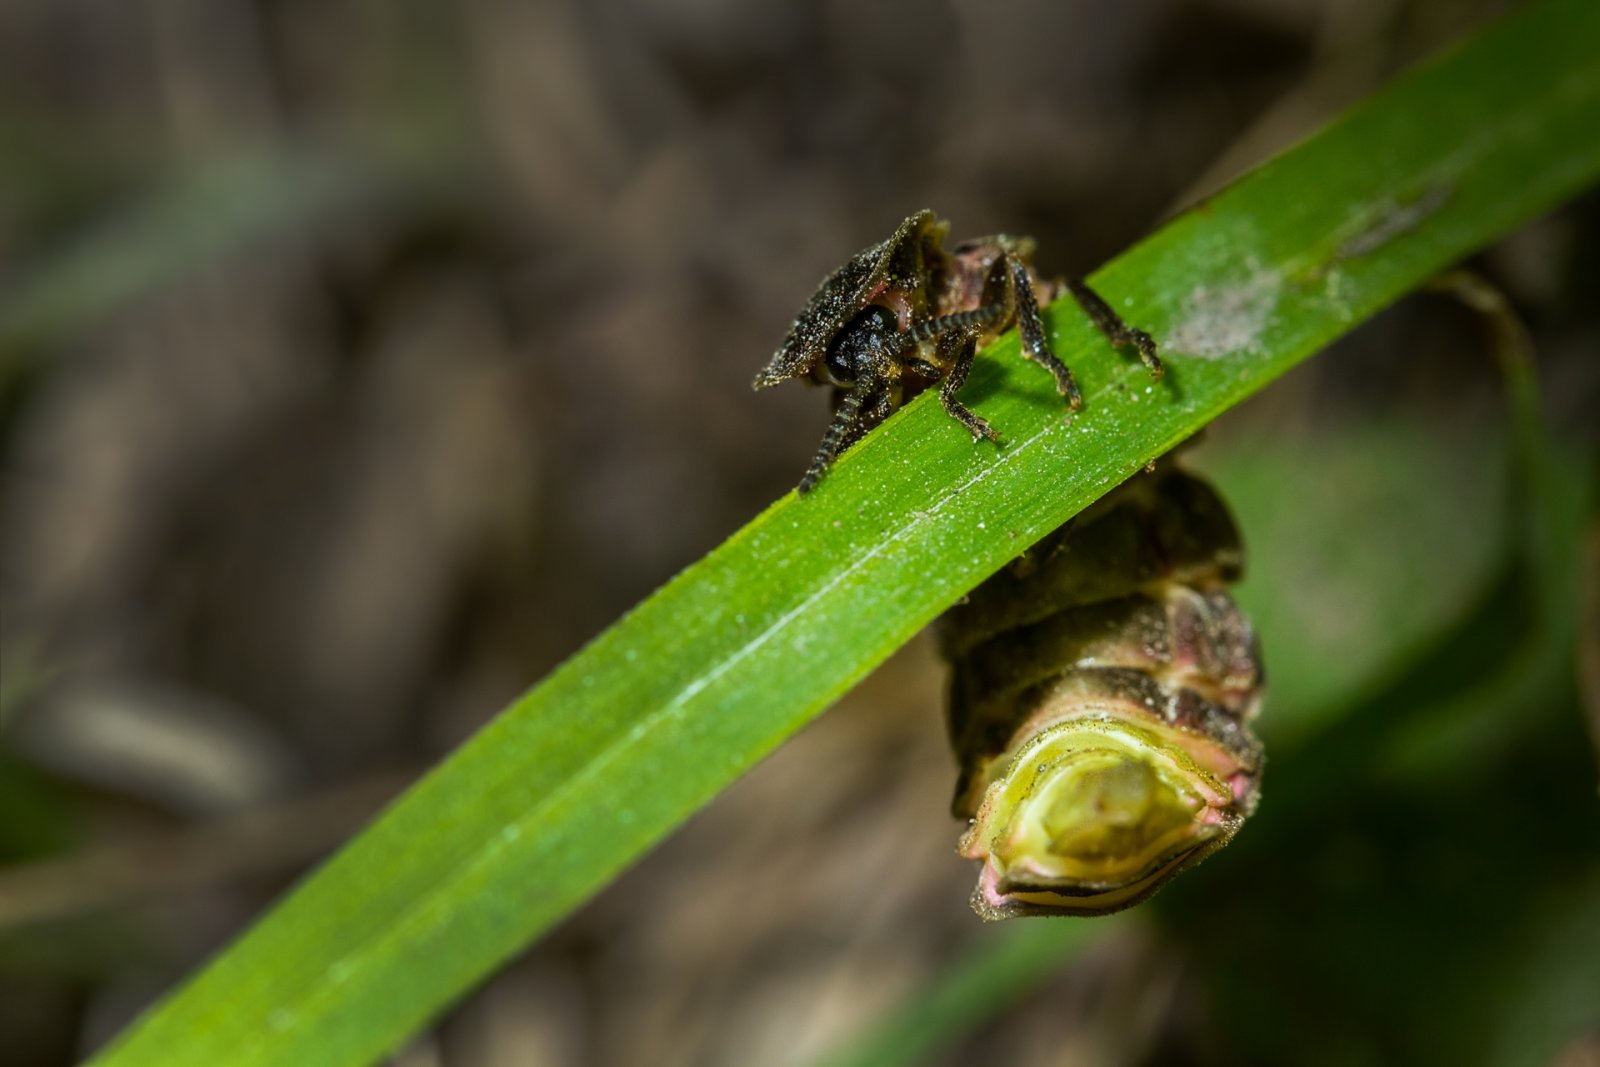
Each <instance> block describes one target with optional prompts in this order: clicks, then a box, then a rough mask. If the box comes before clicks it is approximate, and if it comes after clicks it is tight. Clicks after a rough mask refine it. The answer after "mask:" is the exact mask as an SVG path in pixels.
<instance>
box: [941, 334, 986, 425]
mask: <svg viewBox="0 0 1600 1067" xmlns="http://www.w3.org/2000/svg"><path fill="white" fill-rule="evenodd" d="M946 336H947V338H948V339H949V340H950V341H953V342H954V344H953V345H950V346H949V349H950V350H953V351H954V354H955V363H954V365H953V366H952V367H951V368H950V373H949V374H947V375H945V378H944V382H943V383H941V384H940V386H939V403H941V404H943V405H944V409H945V411H947V412H949V413H950V415H951V417H953V418H954V419H956V420H957V421H958V422H960V423H961V425H963V426H965V427H966V428H967V430H968V431H969V432H970V433H971V434H972V439H973V440H974V441H981V440H983V439H984V438H985V437H987V438H988V439H989V440H991V441H994V442H996V443H998V442H999V440H1000V435H999V434H998V433H995V431H994V427H992V426H990V425H989V423H988V422H987V421H985V420H984V419H983V418H982V417H981V416H979V415H977V414H975V413H974V412H973V411H972V409H971V408H969V407H967V406H966V405H965V404H963V403H961V401H959V400H957V399H956V390H958V389H960V388H961V386H962V383H964V382H965V381H966V380H967V372H969V371H970V370H972V358H973V357H974V356H975V355H977V353H978V335H977V334H976V333H974V332H973V331H971V330H968V331H967V332H966V333H965V334H947V335H946ZM940 347H941V349H944V348H945V346H944V345H941V346H940ZM941 354H943V353H941Z"/></svg>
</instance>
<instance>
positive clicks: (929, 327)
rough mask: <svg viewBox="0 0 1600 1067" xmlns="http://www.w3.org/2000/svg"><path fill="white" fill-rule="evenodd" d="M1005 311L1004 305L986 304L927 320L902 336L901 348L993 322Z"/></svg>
mask: <svg viewBox="0 0 1600 1067" xmlns="http://www.w3.org/2000/svg"><path fill="white" fill-rule="evenodd" d="M1005 310H1006V309H1005V305H1004V304H986V305H984V306H983V307H980V308H973V309H972V310H971V311H957V312H955V313H953V314H950V315H941V316H939V317H938V318H936V319H927V320H925V321H923V322H919V323H917V324H916V325H915V326H913V327H911V329H909V330H907V331H906V332H905V333H903V334H901V335H900V347H901V348H902V350H903V349H905V348H909V347H911V346H912V345H916V344H920V343H922V342H923V341H928V340H931V339H933V338H935V337H938V336H939V335H940V334H946V333H949V332H950V331H951V330H959V329H961V328H962V327H964V326H976V325H978V324H979V323H984V322H993V321H994V320H995V319H998V318H999V317H1000V316H1001V315H1003V314H1005Z"/></svg>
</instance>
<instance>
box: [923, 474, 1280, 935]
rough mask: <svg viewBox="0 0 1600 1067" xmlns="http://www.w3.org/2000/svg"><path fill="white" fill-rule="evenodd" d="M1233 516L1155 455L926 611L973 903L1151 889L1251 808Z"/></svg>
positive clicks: (1100, 902) (1250, 674)
mask: <svg viewBox="0 0 1600 1067" xmlns="http://www.w3.org/2000/svg"><path fill="white" fill-rule="evenodd" d="M1242 569H1243V553H1242V551H1241V548H1240V543H1239V535H1238V531H1237V530H1236V529H1235V528H1234V525H1233V520H1232V519H1231V518H1230V517H1229V515H1228V511H1227V507H1226V506H1225V505H1224V504H1223V502H1222V500H1221V498H1220V497H1218V496H1217V494H1216V492H1215V491H1214V490H1212V489H1211V487H1210V486H1209V485H1207V484H1206V483H1205V482H1203V481H1201V480H1200V479H1199V478H1196V477H1194V476H1193V475H1191V474H1188V473H1185V472H1184V471H1182V470H1180V469H1178V468H1177V467H1176V466H1175V465H1174V464H1173V463H1172V461H1171V460H1170V459H1164V460H1162V461H1161V462H1160V464H1159V465H1158V466H1157V467H1156V469H1155V471H1154V472H1152V473H1148V474H1139V475H1137V476H1135V477H1134V478H1133V479H1132V480H1130V481H1129V482H1127V483H1126V484H1124V485H1123V486H1122V487H1120V488H1118V489H1116V490H1115V491H1113V492H1112V493H1110V494H1109V495H1107V496H1106V497H1105V498H1103V499H1102V500H1101V501H1099V502H1098V503H1097V504H1095V505H1094V506H1093V507H1091V508H1090V509H1088V510H1087V511H1085V512H1083V513H1082V514H1080V515H1079V516H1077V517H1076V518H1075V519H1073V520H1072V521H1071V522H1069V523H1068V524H1067V525H1066V526H1063V527H1062V528H1061V529H1059V530H1057V531H1056V532H1055V533H1053V534H1051V535H1049V536H1048V537H1046V538H1045V539H1044V540H1043V541H1042V542H1040V543H1039V544H1038V545H1037V546H1036V547H1035V548H1034V549H1033V550H1032V551H1030V552H1029V553H1028V554H1027V555H1025V556H1024V557H1022V559H1020V560H1018V561H1017V562H1015V563H1013V564H1012V565H1011V566H1010V568H1008V569H1007V570H1003V571H1001V572H1000V573H998V574H996V575H995V576H994V577H992V578H990V579H989V580H988V581H987V582H985V583H984V584H983V585H981V586H979V587H978V588H977V589H976V590H975V591H974V592H973V593H972V595H971V596H970V597H969V598H968V599H967V600H966V601H964V602H962V603H961V604H960V605H958V606H956V607H954V608H952V609H951V610H950V611H949V612H947V613H946V614H945V616H944V618H943V619H942V620H941V621H940V641H941V645H942V647H943V651H944V654H945V656H946V657H947V658H948V659H949V660H950V661H951V664H952V667H953V671H952V677H951V686H950V706H949V727H950V739H951V743H952V745H953V746H954V748H955V751H956V757H957V760H958V761H959V763H960V765H961V772H960V778H959V780H958V781H957V783H956V796H955V802H954V804H953V810H954V812H955V814H956V815H957V816H958V817H961V818H967V819H970V820H971V826H970V829H968V831H967V833H966V835H965V836H964V837H963V838H962V839H961V845H960V852H961V854H962V855H964V856H966V857H967V858H969V859H974V860H980V861H982V863H983V870H982V873H981V874H980V876H979V880H978V887H977V889H976V890H975V891H974V893H973V897H972V905H973V908H974V909H975V910H976V911H977V912H978V914H979V915H981V916H983V917H984V918H985V919H1005V918H1010V917H1012V916H1017V915H1060V914H1066V915H1099V914H1104V913H1107V912H1112V911H1117V910H1119V909H1122V908H1126V907H1130V906H1132V905H1134V904H1137V903H1139V902H1140V901H1142V900H1144V899H1146V898H1147V897H1149V896H1150V895H1151V894H1152V893H1154V892H1155V891H1156V890H1157V889H1159V888H1160V887H1161V886H1162V885H1164V884H1166V882H1167V881H1168V880H1170V879H1171V878H1172V877H1173V876H1174V875H1176V874H1177V873H1178V872H1179V871H1182V870H1184V869H1185V868H1187V867H1192V866H1193V865H1194V864H1196V863H1198V862H1200V861H1201V860H1202V859H1204V858H1205V857H1206V856H1208V855H1210V854H1211V853H1212V852H1215V851H1216V850H1217V849H1219V848H1221V847H1222V846H1223V845H1224V844H1226V843H1227V842H1228V841H1229V840H1230V839H1231V838H1232V837H1233V835H1234V834H1235V833H1236V832H1238V830H1239V827H1240V826H1241V825H1243V823H1244V820H1245V818H1246V817H1247V816H1248V815H1249V814H1250V813H1251V812H1252V811H1253V810H1254V809H1255V806H1256V800H1257V797H1258V786H1259V781H1260V775H1261V766H1262V753H1261V744H1260V742H1259V741H1257V739H1256V737H1255V735H1254V734H1253V733H1252V732H1251V730H1250V721H1251V719H1252V718H1253V717H1254V716H1255V714H1256V711H1257V708H1258V705H1259V702H1260V689H1261V680H1262V675H1261V662H1260V654H1259V650H1258V648H1257V646H1256V640H1255V634H1254V632H1253V631H1252V629H1251V626H1250V622H1249V620H1247V619H1246V618H1245V617H1244V615H1243V614H1242V613H1241V612H1240V611H1239V609H1238V607H1237V606H1236V605H1235V604H1234V602H1233V600H1232V599H1231V598H1230V597H1229V596H1228V593H1227V591H1226V588H1225V586H1226V583H1228V582H1231V581H1234V580H1236V579H1237V578H1238V577H1239V575H1240V573H1241V571H1242Z"/></svg>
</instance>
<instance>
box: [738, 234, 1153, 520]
mask: <svg viewBox="0 0 1600 1067" xmlns="http://www.w3.org/2000/svg"><path fill="white" fill-rule="evenodd" d="M948 229H949V227H948V224H946V223H944V222H942V221H940V220H939V218H938V217H937V216H936V215H934V213H933V212H932V211H928V210H923V211H919V212H917V213H916V214H915V215H912V216H911V217H910V218H908V219H906V220H905V221H904V222H902V223H901V224H900V226H899V228H898V229H896V230H895V231H894V233H893V234H891V235H890V236H889V238H888V239H887V240H885V241H882V242H880V243H878V244H875V245H873V246H872V247H870V248H867V249H863V250H862V251H860V252H858V253H856V255H854V256H852V257H851V258H850V260H849V261H848V262H847V263H845V265H844V266H842V267H840V268H839V269H837V270H835V271H834V272H833V273H831V274H829V275H828V276H827V277H826V278H824V279H823V280H822V284H821V285H820V286H818V288H817V291H816V293H814V294H813V295H812V297H811V299H810V300H809V301H807V302H806V305H805V307H804V308H803V309H801V311H800V315H799V317H798V318H796V319H795V321H794V325H793V326H792V327H790V329H789V335H788V336H787V337H786V338H785V339H784V342H783V345H782V347H780V348H779V349H778V351H777V353H776V354H774V355H773V357H772V360H771V362H769V363H768V364H767V366H766V367H765V368H764V369H763V370H762V371H761V373H760V374H758V375H756V378H755V383H754V386H755V388H757V389H761V388H764V387H766V386H770V385H777V384H779V383H780V382H785V381H788V380H789V379H791V378H809V379H810V380H811V381H812V382H814V383H816V384H818V385H831V386H833V389H834V402H835V410H834V415H833V421H832V422H831V423H830V424H829V425H828V430H827V433H825V434H824V435H823V438H822V444H821V446H820V447H818V449H817V454H816V457H815V458H814V459H812V461H811V466H810V467H809V468H808V469H807V470H806V473H805V477H803V478H802V479H801V480H800V487H799V491H800V492H801V493H802V494H803V493H806V492H809V491H810V490H811V488H812V487H813V486H815V485H816V484H817V480H818V479H819V478H821V477H822V475H823V472H824V471H826V470H827V469H828V466H829V464H831V463H832V462H833V460H834V459H835V457H837V456H838V455H839V454H840V453H841V452H843V451H844V450H845V449H846V448H848V447H850V445H851V444H853V443H854V442H855V441H856V440H857V439H859V438H860V437H861V436H862V435H863V434H864V433H866V432H867V431H868V430H870V429H872V427H874V426H876V425H877V424H878V423H880V422H882V421H883V420H884V419H885V418H887V417H888V416H889V414H890V413H891V412H893V411H894V410H895V409H896V408H897V407H899V406H900V404H901V403H902V402H903V401H905V400H907V399H910V397H912V396H914V395H915V394H917V393H919V392H921V391H922V390H923V389H926V388H928V387H929V386H931V385H933V384H934V383H935V382H938V383H940V386H939V400H940V402H941V403H942V404H943V405H944V409H945V411H947V412H949V413H950V415H951V416H952V417H954V418H955V419H956V420H957V421H959V422H960V423H961V424H962V425H963V426H965V427H966V428H967V430H968V431H969V432H970V433H971V434H972V437H973V440H975V441H978V440H983V439H985V438H987V439H989V440H991V441H998V440H999V434H997V433H996V432H995V431H994V429H993V428H992V427H991V426H990V425H989V424H988V422H986V421H984V420H983V419H982V418H980V417H979V416H978V415H976V414H974V413H973V412H972V411H971V410H970V409H969V408H967V407H966V406H965V405H964V404H962V403H961V402H960V401H959V400H957V399H956V393H957V391H959V390H960V388H961V386H962V383H963V382H965V381H966V380H967V374H968V372H969V371H970V370H971V369H972V360H973V356H974V355H975V353H976V352H977V350H978V346H979V345H980V344H982V343H987V342H988V341H989V340H992V339H993V338H994V337H996V336H998V335H999V334H1000V333H1002V332H1004V331H1005V330H1006V329H1008V328H1010V327H1011V326H1012V325H1016V326H1017V327H1018V330H1019V332H1020V333H1021V334H1022V353H1023V355H1024V356H1026V357H1027V358H1028V359H1030V360H1032V361H1033V362H1035V363H1037V364H1039V365H1040V366H1042V367H1043V368H1044V369H1045V370H1047V371H1049V372H1050V374H1051V375H1052V376H1053V377H1054V378H1055V383H1056V389H1057V390H1058V391H1059V392H1060V393H1061V395H1062V396H1065V397H1066V398H1067V403H1068V404H1069V405H1070V406H1071V407H1072V408H1073V409H1076V408H1078V407H1079V406H1080V405H1081V404H1082V403H1083V397H1082V394H1080V393H1079V391H1078V385H1077V383H1076V382H1075V381H1073V378H1072V371H1070V370H1068V369H1067V366H1066V364H1064V363H1062V362H1061V360H1059V359H1058V358H1056V355H1055V353H1054V352H1052V351H1051V349H1050V343H1049V342H1048V341H1047V340H1046V339H1045V333H1044V324H1043V322H1042V321H1041V319H1040V317H1039V305H1040V302H1041V301H1043V302H1044V303H1049V302H1050V301H1051V300H1053V299H1055V297H1056V296H1057V295H1058V294H1059V293H1060V292H1061V290H1063V289H1065V290H1066V291H1067V292H1069V293H1071V294H1072V295H1073V297H1074V298H1075V299H1076V300H1077V302H1078V305H1079V306H1080V307H1082V308H1083V310H1084V312H1085V313H1086V314H1087V315H1088V316H1089V319H1090V321H1092V322H1093V323H1094V324H1095V326H1096V327H1098V328H1099V330H1100V332H1101V333H1103V334H1105V335H1106V337H1107V338H1108V339H1110V341H1111V343H1112V344H1114V345H1129V344H1131V345H1133V346H1134V348H1136V349H1137V350H1138V352H1139V356H1140V358H1141V359H1142V360H1143V361H1144V364H1145V366H1146V367H1147V368H1149V371H1150V374H1151V376H1152V377H1154V378H1160V377H1161V360H1160V359H1159V358H1158V356H1157V355H1156V345H1155V341H1153V340H1152V339H1151V338H1150V335H1149V334H1147V333H1145V332H1144V331H1142V330H1136V329H1134V328H1133V327H1131V326H1129V325H1128V324H1127V323H1125V322H1123V321H1122V319H1120V318H1119V317H1118V316H1117V313H1116V312H1114V311H1112V310H1111V307H1110V305H1108V304H1107V303H1106V302H1105V301H1104V300H1102V299H1101V298H1100V297H1099V296H1098V295H1096V293H1095V292H1094V290H1092V289H1090V288H1089V287H1088V285H1086V284H1085V283H1083V282H1082V281H1079V280H1077V279H1073V278H1068V279H1065V280H1062V281H1048V282H1047V281H1043V280H1041V279H1040V278H1039V276H1038V275H1037V274H1035V273H1034V270H1033V266H1032V257H1033V249H1034V242H1033V240H1032V239H1031V238H1027V237H1010V236H1006V235H1004V234H1001V235H997V236H994V237H981V238H977V239H975V240H971V241H966V242H963V243H962V244H960V245H957V246H956V248H955V250H954V251H953V252H946V251H945V250H944V238H945V233H946V231H947V230H948Z"/></svg>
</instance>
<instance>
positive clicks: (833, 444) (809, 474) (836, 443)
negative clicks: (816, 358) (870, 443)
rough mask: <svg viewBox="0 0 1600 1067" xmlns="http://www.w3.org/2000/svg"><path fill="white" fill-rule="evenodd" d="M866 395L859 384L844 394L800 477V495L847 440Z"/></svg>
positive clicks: (830, 461) (859, 414)
mask: <svg viewBox="0 0 1600 1067" xmlns="http://www.w3.org/2000/svg"><path fill="white" fill-rule="evenodd" d="M866 396H867V390H865V389H863V388H862V387H861V386H859V385H858V386H857V387H856V388H854V389H852V390H850V392H848V393H846V394H845V398H844V401H843V402H842V403H840V405H839V410H838V411H835V412H834V413H833V421H832V422H830V423H829V424H828V432H827V433H825V434H823V435H822V444H821V445H820V446H819V447H818V448H817V454H816V455H815V456H814V457H813V458H812V460H811V466H810V467H808V468H806V475H805V477H804V478H801V479H800V488H799V492H800V495H801V496H804V495H805V494H807V493H809V492H810V491H811V487H812V486H814V485H816V484H817V479H819V478H821V477H822V472H823V471H825V470H827V469H828V464H830V463H832V462H833V458H834V457H835V456H837V455H838V454H839V450H840V449H841V448H843V447H844V445H845V443H846V442H847V441H848V440H849V437H850V434H851V431H853V430H854V429H855V426H856V423H857V422H858V421H859V420H860V418H861V405H862V403H863V402H865V400H866Z"/></svg>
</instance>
